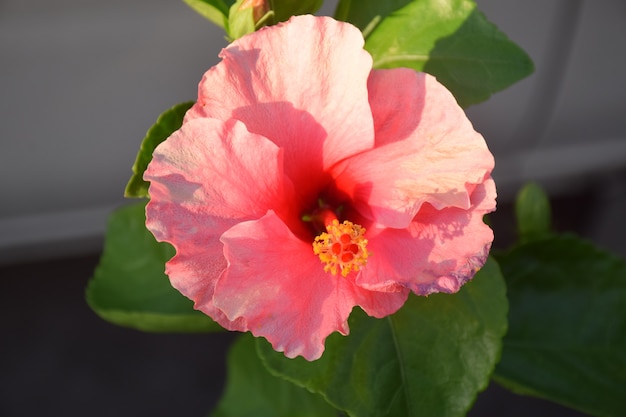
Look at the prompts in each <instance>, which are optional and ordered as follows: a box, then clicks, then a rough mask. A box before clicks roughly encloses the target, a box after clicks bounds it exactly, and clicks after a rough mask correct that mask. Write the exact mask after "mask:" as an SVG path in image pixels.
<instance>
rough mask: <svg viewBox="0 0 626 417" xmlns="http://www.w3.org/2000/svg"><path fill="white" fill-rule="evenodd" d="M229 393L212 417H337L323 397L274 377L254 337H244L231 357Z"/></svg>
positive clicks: (228, 378)
mask: <svg viewBox="0 0 626 417" xmlns="http://www.w3.org/2000/svg"><path fill="white" fill-rule="evenodd" d="M227 367H228V368H227V369H228V377H227V380H226V389H225V391H224V394H223V396H222V399H221V400H220V402H219V404H218V405H217V408H216V409H215V410H214V411H213V413H212V414H211V415H210V417H325V416H327V417H335V416H337V412H336V410H335V409H334V408H332V407H331V406H330V405H329V404H328V403H327V402H326V401H324V398H322V396H320V395H316V394H312V393H310V392H309V391H307V390H305V389H304V388H301V387H298V386H296V385H294V384H292V383H291V382H289V381H287V380H285V379H282V378H279V377H276V376H274V375H272V374H270V373H269V372H268V371H267V369H266V368H265V366H263V364H262V363H261V359H259V357H258V355H257V352H256V349H255V342H254V338H253V337H252V335H251V334H249V333H246V334H243V335H241V336H240V337H239V338H238V339H237V341H236V342H235V344H234V345H233V346H232V347H231V350H230V352H229V354H228V364H227Z"/></svg>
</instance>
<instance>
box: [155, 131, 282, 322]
mask: <svg viewBox="0 0 626 417" xmlns="http://www.w3.org/2000/svg"><path fill="white" fill-rule="evenodd" d="M281 164H282V151H281V150H280V149H279V148H278V147H277V146H276V145H275V144H273V143H272V142H270V141H269V140H267V139H265V138H263V137H262V136H259V135H255V134H252V133H249V132H248V131H247V130H246V128H245V126H244V125H243V124H242V123H241V122H238V121H236V120H230V121H228V122H225V123H224V122H222V121H219V120H215V119H198V120H193V121H190V122H188V123H185V124H184V125H183V126H182V128H181V129H180V130H178V131H177V132H175V133H174V134H172V136H170V137H169V138H168V139H167V140H166V141H165V142H163V143H161V144H160V145H159V146H158V147H157V148H156V149H155V151H154V155H153V159H152V161H151V162H150V164H149V165H148V168H147V170H146V171H145V173H144V179H146V180H147V181H150V188H149V193H150V202H149V203H148V205H147V207H146V226H147V228H148V229H149V230H150V231H151V232H152V233H153V234H154V236H155V237H156V239H157V240H159V241H165V242H169V243H171V244H172V245H173V246H174V248H175V249H176V255H175V256H174V257H173V258H172V259H171V260H170V261H169V262H168V263H167V265H166V273H167V274H168V275H169V277H170V280H171V282H172V285H173V286H174V287H175V288H177V289H178V290H179V291H180V292H181V293H182V294H184V295H185V296H187V297H188V298H190V299H192V300H196V301H197V300H199V299H203V298H206V297H208V298H211V296H212V292H213V288H214V286H215V282H216V280H217V279H218V277H219V276H220V274H221V273H222V272H223V271H224V269H225V267H226V260H225V258H224V254H223V244H222V243H221V242H220V241H219V238H220V236H221V235H222V233H224V231H226V230H228V229H229V228H230V227H232V226H233V225H234V224H236V223H237V222H239V221H242V220H248V219H252V218H258V217H261V216H262V215H264V214H265V213H266V212H267V210H268V209H269V208H271V207H273V206H274V205H278V207H283V206H286V207H288V205H286V204H284V203H283V199H285V198H288V194H286V191H285V188H286V187H288V185H289V184H286V183H285V180H284V178H283V172H282V169H281ZM287 189H288V188H287ZM283 211H284V210H283ZM204 311H205V313H207V314H209V315H210V316H211V317H213V318H214V319H216V320H217V321H218V322H220V324H222V325H223V326H225V327H227V328H233V327H234V328H236V327H237V326H235V325H234V324H230V323H229V322H228V321H227V320H225V316H224V317H222V316H221V312H219V311H218V310H216V309H212V308H209V309H205V310H204Z"/></svg>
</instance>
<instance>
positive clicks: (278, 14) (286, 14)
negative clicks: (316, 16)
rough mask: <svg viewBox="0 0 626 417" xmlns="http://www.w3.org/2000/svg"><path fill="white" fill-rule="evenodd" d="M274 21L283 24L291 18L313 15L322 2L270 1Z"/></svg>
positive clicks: (311, 0) (297, 0) (313, 0)
mask: <svg viewBox="0 0 626 417" xmlns="http://www.w3.org/2000/svg"><path fill="white" fill-rule="evenodd" d="M270 3H271V5H272V10H273V11H274V21H275V22H276V23H278V22H284V21H286V20H289V18H290V17H291V16H296V15H301V14H313V13H315V12H316V11H318V10H319V8H320V7H321V6H322V3H324V0H271V1H270Z"/></svg>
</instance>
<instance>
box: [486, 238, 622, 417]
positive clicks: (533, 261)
mask: <svg viewBox="0 0 626 417" xmlns="http://www.w3.org/2000/svg"><path fill="white" fill-rule="evenodd" d="M499 261H500V263H501V265H502V271H503V272H504V275H505V276H506V277H507V282H508V284H509V298H510V308H511V311H510V315H509V320H510V324H509V333H508V334H507V336H506V338H505V340H504V348H503V353H502V362H501V363H500V364H499V365H498V367H497V369H496V374H495V379H496V381H498V382H499V383H501V384H503V385H504V386H506V387H508V388H510V389H512V390H513V391H516V392H518V393H522V394H530V395H534V396H538V397H542V398H545V399H548V400H552V401H555V402H558V403H561V404H563V405H566V406H569V407H572V408H575V409H578V410H581V411H583V412H585V413H588V414H591V415H596V416H623V415H624V411H625V410H626V395H625V394H626V313H625V311H626V310H625V307H626V262H624V260H621V259H617V258H615V257H613V256H612V255H610V254H608V253H606V252H603V251H601V250H599V249H597V248H595V247H594V246H593V245H591V244H590V243H587V242H585V241H583V240H581V239H578V238H576V237H573V236H559V237H552V238H547V239H543V240H538V241H533V242H530V243H527V244H525V245H522V246H519V247H517V248H515V249H513V250H512V251H511V252H509V253H508V254H506V255H503V256H501V257H499Z"/></svg>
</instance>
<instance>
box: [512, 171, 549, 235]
mask: <svg viewBox="0 0 626 417" xmlns="http://www.w3.org/2000/svg"><path fill="white" fill-rule="evenodd" d="M515 215H516V217H517V230H518V234H519V238H520V241H522V242H527V241H531V240H535V239H540V238H542V237H546V236H548V235H549V234H550V228H551V226H550V225H551V217H552V216H551V212H550V201H549V200H548V196H547V195H546V193H545V192H544V191H543V189H542V188H541V187H540V186H539V185H538V184H536V183H529V184H526V185H525V186H524V188H522V189H521V190H520V192H519V193H518V194H517V199H516V201H515Z"/></svg>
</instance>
